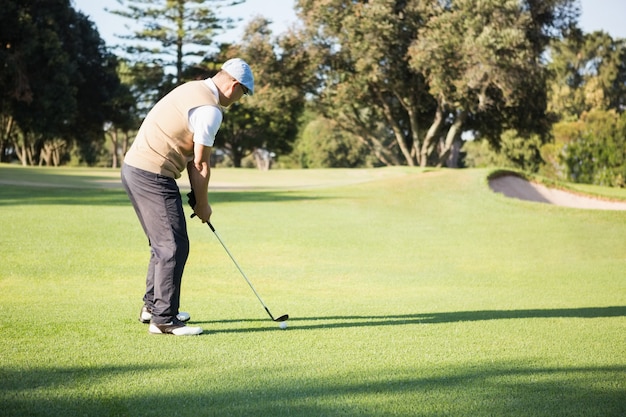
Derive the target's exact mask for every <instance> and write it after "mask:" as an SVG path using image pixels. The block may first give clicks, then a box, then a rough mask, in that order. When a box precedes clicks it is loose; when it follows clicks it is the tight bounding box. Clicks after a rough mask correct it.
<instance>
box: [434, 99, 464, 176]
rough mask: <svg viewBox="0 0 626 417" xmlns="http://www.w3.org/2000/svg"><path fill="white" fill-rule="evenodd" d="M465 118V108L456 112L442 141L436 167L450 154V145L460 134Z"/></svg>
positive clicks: (442, 163)
mask: <svg viewBox="0 0 626 417" xmlns="http://www.w3.org/2000/svg"><path fill="white" fill-rule="evenodd" d="M465 120H467V110H461V111H459V114H457V116H456V119H455V120H454V123H452V126H450V129H449V130H448V134H447V135H446V140H445V142H444V143H443V148H442V149H441V151H440V153H439V162H438V163H437V166H438V167H441V166H443V165H444V164H445V163H446V160H447V159H448V156H449V155H450V150H451V149H452V145H453V144H454V142H455V141H456V140H458V138H459V137H460V136H461V129H462V128H463V124H465Z"/></svg>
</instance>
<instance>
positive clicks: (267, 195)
mask: <svg viewBox="0 0 626 417" xmlns="http://www.w3.org/2000/svg"><path fill="white" fill-rule="evenodd" d="M181 194H182V197H183V204H186V203H187V197H186V195H185V192H184V190H181ZM210 194H211V203H212V204H216V203H218V204H219V203H240V202H243V203H245V202H257V203H264V202H284V201H300V200H313V199H316V200H317V199H320V197H310V196H306V195H303V194H297V193H290V192H284V191H281V192H278V191H243V192H234V191H230V192H210ZM10 205H20V206H21V205H36V206H38V205H76V206H80V205H84V206H128V207H130V201H129V199H128V196H127V195H126V193H125V192H124V190H121V189H103V188H94V189H85V188H62V187H49V188H48V187H18V186H12V185H2V186H0V206H10Z"/></svg>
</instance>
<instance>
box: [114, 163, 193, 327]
mask: <svg viewBox="0 0 626 417" xmlns="http://www.w3.org/2000/svg"><path fill="white" fill-rule="evenodd" d="M122 184H123V185H124V188H125V189H126V193H127V194H128V197H129V198H130V201H131V203H132V205H133V207H134V208H135V212H136V213H137V217H138V218H139V222H140V223H141V226H142V227H143V231H144V232H145V234H146V236H147V237H148V244H149V245H150V252H151V255H150V262H149V264H148V275H147V277H146V293H145V295H144V298H143V301H144V303H145V305H146V306H147V307H148V308H149V309H150V310H151V311H152V322H154V323H158V324H162V323H168V322H169V321H171V320H173V319H174V318H175V317H176V315H177V314H178V308H179V306H180V286H181V281H182V277H183V270H184V268H185V263H186V262H187V257H188V255H189V237H188V235H187V222H186V220H185V215H184V213H183V203H182V198H181V195H180V190H179V188H178V185H177V184H176V181H175V180H174V179H173V178H169V177H165V176H163V175H158V174H153V173H151V172H147V171H144V170H141V169H138V168H134V167H131V166H129V165H126V164H124V165H123V166H122Z"/></svg>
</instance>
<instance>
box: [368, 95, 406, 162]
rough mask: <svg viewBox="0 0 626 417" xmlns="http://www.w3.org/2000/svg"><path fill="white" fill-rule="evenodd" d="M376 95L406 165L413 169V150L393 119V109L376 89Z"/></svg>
mask: <svg viewBox="0 0 626 417" xmlns="http://www.w3.org/2000/svg"><path fill="white" fill-rule="evenodd" d="M376 95H377V96H378V100H379V101H380V102H381V103H382V108H383V113H384V114H385V118H386V119H387V122H388V123H389V126H390V127H391V130H393V135H394V136H395V138H396V143H397V144H398V146H399V147H400V151H401V152H402V155H404V159H405V160H406V163H407V164H408V165H409V166H411V167H412V166H415V160H414V159H413V157H412V156H411V150H410V149H409V147H408V146H407V145H406V140H405V137H404V134H403V132H402V128H401V127H400V125H399V124H398V122H397V120H396V118H395V117H393V112H392V111H391V108H390V107H389V103H387V101H386V100H385V99H384V97H383V95H382V93H381V92H380V91H379V90H378V89H376Z"/></svg>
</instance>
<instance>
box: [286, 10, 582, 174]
mask: <svg viewBox="0 0 626 417" xmlns="http://www.w3.org/2000/svg"><path fill="white" fill-rule="evenodd" d="M573 4H574V0H547V1H536V0H506V1H501V0H497V1H496V0H487V1H484V0H481V1H478V0H449V1H441V2H435V1H428V0H404V1H398V0H372V1H368V2H356V1H351V0H299V1H298V3H297V10H298V14H299V16H300V17H301V18H302V20H303V22H304V25H305V28H306V30H307V33H308V35H309V37H310V39H311V44H312V46H311V47H312V48H313V49H315V50H316V54H317V55H318V56H319V57H320V59H318V60H317V62H319V65H318V68H317V71H316V72H317V73H318V74H319V81H320V87H319V89H318V90H317V91H315V92H313V93H314V94H315V95H316V96H317V97H318V98H319V102H320V104H321V105H322V107H323V110H322V111H323V112H324V113H325V115H326V116H327V117H329V118H332V119H333V120H336V121H337V122H338V123H339V125H340V126H342V128H345V129H348V130H350V131H351V132H352V133H353V134H355V135H356V136H357V137H360V138H362V141H363V142H364V143H367V144H368V146H369V147H370V149H371V151H372V152H374V153H375V154H376V155H377V157H378V159H379V160H380V161H381V163H384V164H398V163H401V162H403V163H405V164H407V165H416V164H419V165H422V166H425V165H430V164H434V165H442V164H444V163H447V161H448V156H449V153H450V151H451V150H452V149H453V147H454V146H458V141H459V137H460V134H461V133H462V131H463V130H464V129H470V128H471V129H473V130H475V131H477V132H478V133H480V131H481V130H482V131H485V132H488V133H490V136H491V137H492V138H493V139H492V140H494V141H498V140H499V139H498V138H499V137H500V133H501V132H502V131H503V129H505V128H515V129H516V130H518V131H519V132H522V133H523V135H522V136H528V137H530V135H531V134H532V130H534V129H544V130H545V126H546V123H538V122H537V117H536V116H537V115H538V114H542V113H543V111H544V110H545V107H543V108H541V106H542V104H543V105H545V98H544V97H545V84H544V81H545V75H544V74H543V68H542V62H541V55H542V53H543V52H544V50H545V46H546V44H547V42H548V40H549V39H551V38H552V37H553V36H557V35H558V34H559V33H560V30H562V29H563V28H565V27H567V26H568V25H570V24H571V22H572V20H573V19H574V18H575V17H576V9H575V8H574V7H573ZM527 108H528V109H527ZM525 130H527V131H528V132H525Z"/></svg>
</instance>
